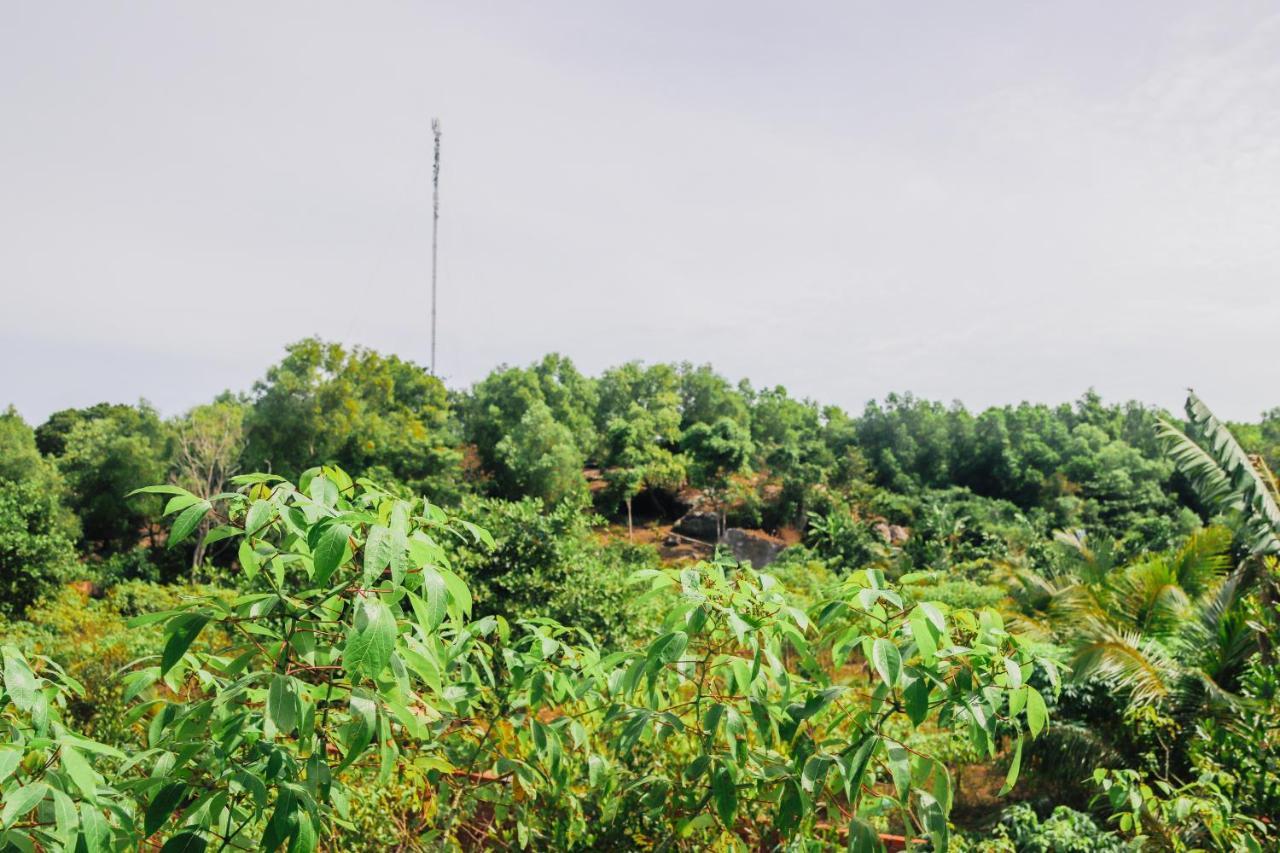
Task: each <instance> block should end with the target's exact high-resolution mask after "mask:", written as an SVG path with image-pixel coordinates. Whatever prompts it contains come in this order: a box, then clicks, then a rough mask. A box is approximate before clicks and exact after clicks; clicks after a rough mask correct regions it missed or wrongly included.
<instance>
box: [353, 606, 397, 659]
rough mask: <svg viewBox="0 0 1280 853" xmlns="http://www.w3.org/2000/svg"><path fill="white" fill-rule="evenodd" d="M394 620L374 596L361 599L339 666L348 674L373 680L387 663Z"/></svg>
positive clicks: (394, 632) (394, 626)
mask: <svg viewBox="0 0 1280 853" xmlns="http://www.w3.org/2000/svg"><path fill="white" fill-rule="evenodd" d="M395 639H396V620H395V617H394V616H392V615H391V610H390V608H388V607H387V605H386V604H385V603H384V602H383V601H382V599H380V598H378V597H377V596H376V595H369V596H364V597H362V598H361V599H360V600H359V602H358V604H357V605H356V614H355V620H354V623H353V624H352V626H351V629H350V630H349V631H348V633H347V644H346V647H345V648H344V649H343V651H342V663H343V665H344V666H345V667H346V668H347V670H348V671H350V672H352V673H354V674H356V675H358V674H360V673H363V674H365V675H367V676H369V677H370V678H377V677H378V676H379V675H381V674H382V671H383V670H385V669H386V668H387V664H388V663H390V662H391V649H392V647H393V646H394V645H395Z"/></svg>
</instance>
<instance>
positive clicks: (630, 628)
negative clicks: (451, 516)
mask: <svg viewBox="0 0 1280 853" xmlns="http://www.w3.org/2000/svg"><path fill="white" fill-rule="evenodd" d="M461 512H462V514H463V515H464V516H465V517H467V518H468V519H470V520H472V521H473V522H474V523H475V524H477V525H479V526H480V527H482V528H484V529H485V530H487V531H488V532H489V533H490V534H491V536H492V545H491V546H490V545H486V544H484V543H479V544H477V543H475V542H474V541H467V540H453V541H451V542H447V543H445V547H446V550H447V551H448V552H449V554H450V556H451V558H452V561H453V565H454V567H455V568H456V569H457V571H458V572H459V574H461V575H462V576H463V577H465V578H466V580H467V583H468V584H469V585H470V587H471V591H472V595H473V597H474V600H475V612H476V614H477V615H479V616H485V615H490V614H494V615H497V614H501V615H503V616H506V617H507V618H509V619H531V618H536V617H540V616H541V617H546V618H549V619H554V620H555V621H557V622H561V623H563V624H566V625H574V626H577V627H581V628H584V629H586V630H587V631H589V632H590V633H591V634H592V635H593V636H595V637H597V638H599V639H600V640H601V641H603V642H604V643H605V644H606V645H610V646H613V645H615V644H618V643H620V642H625V641H627V640H631V639H635V638H637V637H639V636H642V635H643V632H644V631H645V630H646V628H647V621H648V619H649V614H648V612H647V610H648V609H647V608H644V607H638V606H636V602H635V595H634V592H633V590H631V589H630V588H629V587H628V585H627V582H626V581H627V578H628V577H629V576H630V575H631V574H632V572H634V571H635V570H637V569H640V568H652V567H653V566H654V565H655V564H656V562H657V561H656V556H655V555H654V553H653V551H652V549H648V548H639V547H629V546H626V545H610V546H603V545H601V544H600V543H599V541H598V540H597V538H596V536H595V535H594V532H593V530H592V528H591V525H590V517H589V516H587V515H586V514H585V513H584V512H583V509H582V507H581V506H580V505H579V504H576V503H573V502H563V503H559V504H556V505H553V506H551V507H549V508H548V507H546V506H545V505H544V504H543V503H542V502H541V501H538V500H535V499H533V498H525V499H524V500H521V501H504V500H501V499H498V498H485V499H469V500H467V501H464V503H463V505H462V509H461Z"/></svg>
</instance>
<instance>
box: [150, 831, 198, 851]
mask: <svg viewBox="0 0 1280 853" xmlns="http://www.w3.org/2000/svg"><path fill="white" fill-rule="evenodd" d="M208 846H209V842H208V841H206V840H205V838H204V836H203V835H201V834H200V833H198V832H194V831H188V832H182V833H179V834H178V835H175V836H174V837H173V838H170V839H169V840H168V841H166V842H165V843H164V846H163V847H161V848H160V853H204V850H205V848H206V847H208Z"/></svg>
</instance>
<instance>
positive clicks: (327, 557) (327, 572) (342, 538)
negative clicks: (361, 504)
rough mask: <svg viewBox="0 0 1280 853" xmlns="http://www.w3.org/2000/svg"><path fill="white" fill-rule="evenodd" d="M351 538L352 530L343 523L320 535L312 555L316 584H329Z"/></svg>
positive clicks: (333, 525) (328, 528) (332, 526)
mask: <svg viewBox="0 0 1280 853" xmlns="http://www.w3.org/2000/svg"><path fill="white" fill-rule="evenodd" d="M316 479H317V480H318V479H320V478H319V477H317V478H316ZM325 482H328V481H327V480H326V481H325ZM330 485H332V484H330ZM350 538H351V528H350V527H348V526H347V525H345V524H342V523H336V524H331V525H329V526H328V527H326V528H325V530H324V533H322V534H320V541H319V542H317V543H316V548H315V551H314V552H313V553H312V555H311V559H312V561H313V563H314V564H315V569H316V578H315V579H316V583H318V584H321V585H324V584H326V583H328V582H329V578H330V577H331V576H332V575H333V572H334V570H335V569H337V568H338V566H340V565H342V561H343V558H344V557H345V556H346V553H347V549H348V548H349V543H348V541H347V540H348V539H350Z"/></svg>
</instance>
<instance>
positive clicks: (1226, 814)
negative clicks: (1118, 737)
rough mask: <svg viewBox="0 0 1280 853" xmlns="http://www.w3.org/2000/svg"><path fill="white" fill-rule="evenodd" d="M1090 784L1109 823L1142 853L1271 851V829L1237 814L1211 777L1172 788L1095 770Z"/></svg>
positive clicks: (1127, 773) (1126, 773) (1129, 773)
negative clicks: (1109, 814)
mask: <svg viewBox="0 0 1280 853" xmlns="http://www.w3.org/2000/svg"><path fill="white" fill-rule="evenodd" d="M1093 780H1094V783H1095V784H1096V785H1097V786H1098V788H1099V789H1100V793H1099V795H1098V801H1099V802H1100V803H1101V804H1105V805H1106V806H1108V807H1109V808H1110V810H1111V812H1112V817H1111V822H1113V823H1114V824H1116V826H1117V827H1118V828H1119V829H1120V831H1121V832H1122V833H1123V834H1124V835H1125V836H1127V837H1130V838H1132V839H1133V840H1134V842H1135V843H1137V844H1139V845H1141V847H1142V849H1144V850H1170V851H1179V853H1180V851H1190V850H1205V849H1214V850H1247V851H1262V850H1264V849H1272V848H1271V843H1272V842H1274V840H1275V835H1274V832H1273V831H1272V829H1271V828H1270V827H1269V826H1268V825H1267V824H1266V823H1264V822H1263V821H1260V820H1258V819H1256V818H1254V817H1250V816H1249V815H1245V814H1241V813H1239V812H1238V811H1237V810H1236V809H1235V807H1234V806H1233V804H1232V802H1231V800H1230V799H1229V798H1228V797H1227V796H1226V795H1225V794H1224V793H1223V792H1222V790H1221V789H1220V788H1219V787H1218V786H1217V784H1216V783H1215V782H1214V780H1213V779H1212V777H1209V776H1204V777H1201V778H1200V779H1197V780H1195V781H1193V782H1189V783H1187V784H1183V785H1175V784H1171V783H1169V782H1165V781H1163V780H1158V779H1157V780H1151V781H1148V780H1146V779H1144V778H1143V775H1142V774H1141V773H1139V772H1138V771H1137V770H1132V769H1123V770H1103V769H1099V770H1097V771H1095V772H1094V774H1093Z"/></svg>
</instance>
